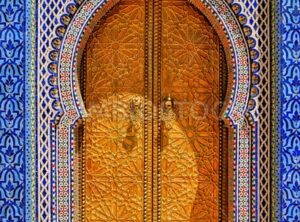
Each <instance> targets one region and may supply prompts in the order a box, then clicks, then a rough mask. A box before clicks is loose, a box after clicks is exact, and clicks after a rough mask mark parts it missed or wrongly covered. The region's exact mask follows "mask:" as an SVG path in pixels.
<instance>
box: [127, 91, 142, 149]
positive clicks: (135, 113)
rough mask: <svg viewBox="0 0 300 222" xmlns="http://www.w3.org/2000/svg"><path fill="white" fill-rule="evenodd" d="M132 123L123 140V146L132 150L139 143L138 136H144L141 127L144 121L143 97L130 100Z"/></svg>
mask: <svg viewBox="0 0 300 222" xmlns="http://www.w3.org/2000/svg"><path fill="white" fill-rule="evenodd" d="M129 117H130V123H129V126H128V128H127V133H126V136H125V138H124V140H123V147H124V148H125V149H126V150H128V151H131V150H132V149H133V148H134V147H136V146H137V145H138V137H139V136H142V134H141V129H142V123H143V112H142V99H141V98H140V97H138V96H135V97H133V98H132V100H131V102H130V114H129Z"/></svg>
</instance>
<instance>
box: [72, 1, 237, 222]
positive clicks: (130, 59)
mask: <svg viewBox="0 0 300 222" xmlns="http://www.w3.org/2000/svg"><path fill="white" fill-rule="evenodd" d="M152 10H153V9H149V5H147V1H144V0H138V1H131V0H123V1H120V2H119V3H118V4H116V5H115V6H114V7H113V8H112V10H110V11H109V12H108V13H107V14H106V15H105V16H104V17H102V18H101V20H100V21H99V23H98V24H97V25H96V27H95V29H94V31H93V33H92V35H91V37H90V39H89V41H88V43H87V46H86V50H85V52H84V56H83V60H82V69H81V72H80V82H81V84H80V85H81V91H82V94H83V98H84V101H85V106H86V110H87V113H88V117H87V118H86V119H85V120H83V124H82V125H79V127H78V128H77V133H76V135H77V144H78V146H77V147H76V150H77V152H76V153H77V155H76V157H77V158H78V161H77V162H78V168H77V170H76V172H77V180H78V181H80V183H79V187H78V190H79V191H80V192H78V194H79V195H78V202H77V203H78V211H77V212H78V215H79V217H78V219H79V220H81V221H82V220H84V221H144V219H145V217H146V218H147V219H146V221H218V220H219V221H227V220H228V212H229V209H228V208H229V202H230V201H229V200H228V193H229V192H230V191H229V190H228V181H230V180H229V175H230V174H231V173H232V172H231V170H232V167H230V166H229V164H228V150H229V149H228V132H227V129H226V127H224V124H223V122H222V120H221V119H220V112H221V109H222V107H223V101H224V100H225V94H226V88H227V64H226V59H225V53H224V50H223V48H222V45H221V42H220V40H219V37H218V35H217V34H216V32H215V30H214V28H213V27H212V25H211V24H210V23H209V22H208V20H207V19H206V18H205V16H204V15H203V14H202V13H201V12H200V11H199V10H198V9H196V8H195V7H194V6H193V5H192V4H191V3H189V2H188V1H186V0H176V1H168V0H163V1H161V5H159V6H156V7H154V10H157V11H155V12H154V10H153V11H152ZM151 13H159V14H160V16H158V18H160V19H158V20H155V19H154V20H153V19H152V16H151ZM156 18H157V17H156ZM149 21H150V22H149Z"/></svg>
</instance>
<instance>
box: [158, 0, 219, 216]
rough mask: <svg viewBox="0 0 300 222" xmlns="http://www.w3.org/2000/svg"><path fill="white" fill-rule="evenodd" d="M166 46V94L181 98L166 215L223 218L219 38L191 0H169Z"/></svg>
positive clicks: (169, 152)
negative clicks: (220, 212) (220, 215)
mask: <svg viewBox="0 0 300 222" xmlns="http://www.w3.org/2000/svg"><path fill="white" fill-rule="evenodd" d="M161 50H162V53H161V54H162V56H161V67H162V69H161V79H162V86H161V88H162V95H163V96H167V95H171V97H172V98H173V99H174V102H175V107H174V108H175V109H174V113H175V118H174V119H172V120H166V121H164V120H163V132H162V134H163V146H162V152H161V156H162V159H161V171H162V177H161V218H162V221H218V212H219V206H218V205H219V198H218V195H219V188H218V186H219V184H218V182H219V147H220V144H219V112H220V111H219V106H220V103H219V102H220V43H219V38H218V36H217V34H216V33H215V31H214V30H213V28H212V26H211V25H210V24H209V22H208V21H207V19H206V18H205V17H204V16H203V15H202V14H200V13H199V12H198V10H197V9H195V8H194V7H193V6H191V5H190V4H189V3H188V1H185V0H177V1H170V0H163V1H162V49H161ZM163 115H169V114H168V111H167V110H164V112H163ZM162 119H164V118H162ZM164 139H165V140H167V141H166V142H165V141H164Z"/></svg>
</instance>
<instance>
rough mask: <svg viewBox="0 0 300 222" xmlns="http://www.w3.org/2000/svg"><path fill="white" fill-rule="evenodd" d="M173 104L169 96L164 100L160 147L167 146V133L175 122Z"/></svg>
mask: <svg viewBox="0 0 300 222" xmlns="http://www.w3.org/2000/svg"><path fill="white" fill-rule="evenodd" d="M174 108H175V102H174V99H173V98H172V97H171V96H170V95H169V96H167V97H166V98H165V99H164V103H163V113H162V145H163V147H164V146H167V145H168V144H169V131H170V130H171V129H172V124H174V121H175V120H176V114H175V112H174Z"/></svg>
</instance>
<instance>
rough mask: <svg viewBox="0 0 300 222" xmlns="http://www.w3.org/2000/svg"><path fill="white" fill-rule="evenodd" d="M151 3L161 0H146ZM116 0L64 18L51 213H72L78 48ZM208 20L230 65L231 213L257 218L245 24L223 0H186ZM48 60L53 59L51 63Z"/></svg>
mask: <svg viewBox="0 0 300 222" xmlns="http://www.w3.org/2000/svg"><path fill="white" fill-rule="evenodd" d="M146 1H147V2H149V4H150V5H151V4H152V5H155V4H157V3H158V2H159V0H146ZM117 2H118V0H110V1H109V0H108V1H105V0H86V1H84V2H83V3H82V5H81V6H80V7H79V9H78V10H77V11H76V13H75V14H74V16H73V18H72V20H70V21H66V17H63V16H62V21H63V22H65V23H67V29H66V30H65V33H64V37H63V39H61V44H60V48H59V50H58V53H59V56H58V62H57V63H55V64H56V67H54V68H53V71H54V72H56V74H57V78H58V87H57V93H58V102H59V104H61V105H60V108H58V110H59V111H58V115H57V116H56V118H55V119H53V122H54V124H53V125H52V126H51V128H52V129H53V131H52V132H53V133H52V136H51V138H52V144H53V145H52V150H53V153H54V163H55V164H53V166H52V171H53V174H54V176H53V178H54V179H53V181H52V183H51V184H52V188H53V196H52V198H51V200H50V203H49V205H50V206H51V209H53V210H52V214H53V216H52V218H54V219H59V220H60V221H72V220H73V218H74V203H73V202H72V200H74V186H73V185H74V184H73V183H74V181H73V177H74V175H73V169H74V161H73V152H74V149H73V148H74V147H73V144H74V141H73V140H74V135H73V129H74V126H75V125H76V122H77V120H78V119H79V118H82V117H84V116H85V115H86V112H85V109H84V105H83V101H82V98H81V94H80V90H79V89H80V87H79V84H78V80H77V72H78V67H79V65H80V58H81V54H82V51H83V50H82V49H83V48H84V45H85V43H86V40H87V38H88V36H89V35H90V33H91V31H92V30H93V27H94V25H95V23H96V22H97V21H98V20H99V18H101V17H102V16H103V15H104V14H105V13H106V11H107V10H109V9H110V8H111V7H113V6H114V5H115V4H116V3H117ZM190 2H191V3H192V4H194V6H195V7H197V8H198V9H199V10H200V11H201V12H202V13H203V14H204V15H205V16H206V17H207V18H208V20H209V21H210V23H211V24H212V25H213V27H214V28H215V30H216V32H217V33H218V35H219V37H220V40H221V42H222V44H223V46H224V49H225V53H226V57H227V61H228V65H229V87H228V92H227V96H226V98H227V100H226V103H227V106H226V107H225V108H224V110H223V116H222V117H223V118H224V120H226V123H227V124H228V126H230V128H231V129H232V131H233V135H234V136H233V137H234V138H233V144H234V159H233V160H232V161H233V163H234V178H233V183H234V184H233V186H234V188H233V190H234V193H233V196H234V198H233V199H234V203H235V206H234V215H235V220H236V221H250V220H253V219H254V218H255V215H256V213H255V209H256V204H257V203H256V197H255V195H256V192H255V191H254V190H255V189H256V186H255V184H253V181H254V178H255V177H254V176H255V175H254V174H253V172H255V171H256V170H255V168H254V164H253V159H252V155H253V151H255V150H257V145H256V143H254V141H255V140H256V138H258V137H259V132H257V130H256V128H255V127H254V126H253V123H252V121H251V120H252V119H253V116H252V113H251V112H249V110H248V104H249V101H251V100H250V88H251V74H252V73H253V69H252V68H253V62H252V60H251V56H250V49H249V47H248V43H247V39H246V36H249V34H248V33H247V30H246V29H245V28H244V27H242V26H241V24H240V23H239V21H238V19H237V16H236V15H235V14H234V12H233V11H232V9H231V8H230V6H229V5H228V3H227V2H226V0H190ZM50 65H51V64H50Z"/></svg>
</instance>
